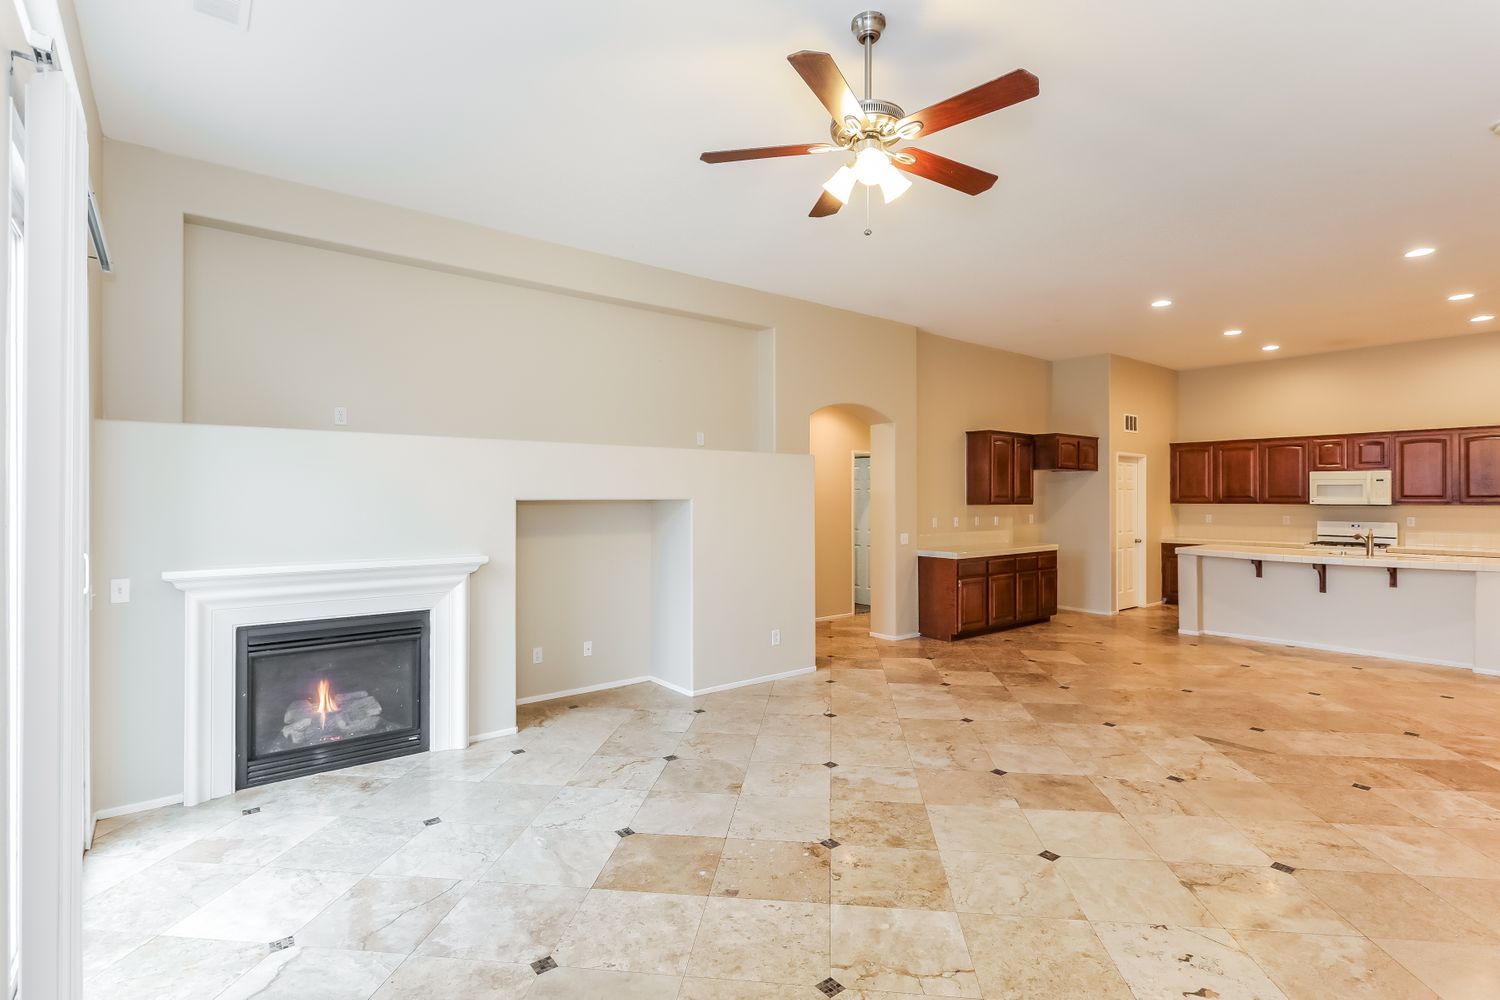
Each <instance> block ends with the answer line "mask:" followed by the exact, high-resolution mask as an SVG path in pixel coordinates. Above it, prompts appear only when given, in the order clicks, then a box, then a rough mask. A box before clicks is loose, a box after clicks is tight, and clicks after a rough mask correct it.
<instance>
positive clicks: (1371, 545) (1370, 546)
mask: <svg viewBox="0 0 1500 1000" xmlns="http://www.w3.org/2000/svg"><path fill="white" fill-rule="evenodd" d="M1354 540H1355V541H1356V542H1364V544H1365V558H1366V559H1373V558H1374V557H1375V532H1374V530H1369V531H1356V532H1355V533H1354Z"/></svg>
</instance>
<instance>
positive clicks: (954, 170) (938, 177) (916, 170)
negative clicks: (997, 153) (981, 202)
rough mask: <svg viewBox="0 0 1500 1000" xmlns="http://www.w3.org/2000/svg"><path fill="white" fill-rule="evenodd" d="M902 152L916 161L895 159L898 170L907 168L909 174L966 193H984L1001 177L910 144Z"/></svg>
mask: <svg viewBox="0 0 1500 1000" xmlns="http://www.w3.org/2000/svg"><path fill="white" fill-rule="evenodd" d="M901 152H903V153H906V154H908V155H910V156H912V157H915V159H916V162H914V163H902V162H901V161H900V160H893V161H892V162H893V163H894V164H895V166H896V169H897V170H905V171H906V172H907V173H909V174H916V175H917V176H918V177H925V178H927V179H928V180H930V181H937V182H938V183H939V184H941V185H943V186H944V187H951V188H953V190H955V191H962V192H963V193H964V194H983V193H984V192H985V191H988V190H989V189H990V188H992V187H994V185H995V182H996V181H997V180H999V179H1000V178H998V177H996V176H995V175H994V174H991V173H987V172H985V171H983V170H980V169H979V168H977V167H971V166H969V165H968V164H964V163H959V162H958V161H957V160H950V159H948V158H947V157H946V156H939V155H937V154H936V153H929V152H927V151H926V150H925V149H912V148H911V147H909V146H908V147H907V148H905V149H903V150H901Z"/></svg>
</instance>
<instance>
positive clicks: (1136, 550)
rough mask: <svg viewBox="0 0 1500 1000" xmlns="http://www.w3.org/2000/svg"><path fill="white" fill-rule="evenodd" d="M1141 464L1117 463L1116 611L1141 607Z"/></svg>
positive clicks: (1125, 459)
mask: <svg viewBox="0 0 1500 1000" xmlns="http://www.w3.org/2000/svg"><path fill="white" fill-rule="evenodd" d="M1140 469H1141V462H1140V459H1139V458H1134V457H1124V456H1121V457H1120V458H1118V459H1116V461H1115V610H1116V611H1124V610H1125V609H1126V608H1138V607H1140V605H1141V593H1140V586H1141V584H1140V579H1141V566H1142V565H1143V560H1144V558H1145V553H1146V538H1145V532H1144V531H1143V530H1142V528H1141V511H1142V506H1141V482H1140Z"/></svg>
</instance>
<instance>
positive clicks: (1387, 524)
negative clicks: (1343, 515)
mask: <svg viewBox="0 0 1500 1000" xmlns="http://www.w3.org/2000/svg"><path fill="white" fill-rule="evenodd" d="M1397 527H1398V526H1397V524H1396V522H1395V521H1319V522H1318V536H1317V537H1316V538H1314V539H1313V540H1312V541H1311V542H1309V543H1308V545H1309V547H1311V548H1330V547H1346V548H1350V549H1362V548H1364V547H1365V539H1364V536H1365V534H1366V533H1371V534H1373V535H1374V536H1375V547H1376V548H1377V549H1384V548H1389V547H1390V546H1392V545H1395V544H1396V532H1397Z"/></svg>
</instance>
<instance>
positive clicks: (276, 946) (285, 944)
mask: <svg viewBox="0 0 1500 1000" xmlns="http://www.w3.org/2000/svg"><path fill="white" fill-rule="evenodd" d="M294 940H295V939H293V938H290V937H284V938H280V939H278V940H275V941H272V942H271V950H272V951H285V950H286V949H288V948H290V947H291V946H292V944H293V943H294Z"/></svg>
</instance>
